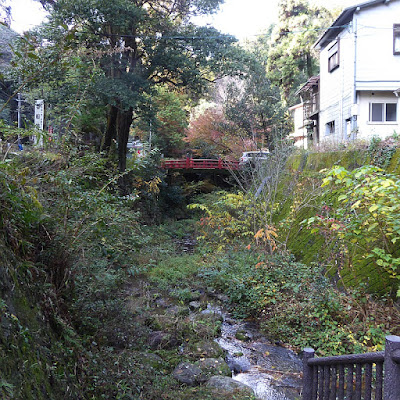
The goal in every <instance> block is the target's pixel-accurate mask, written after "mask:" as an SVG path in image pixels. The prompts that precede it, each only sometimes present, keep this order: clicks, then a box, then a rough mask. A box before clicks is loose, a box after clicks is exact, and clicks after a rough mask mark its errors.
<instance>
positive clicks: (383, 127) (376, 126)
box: [357, 71, 400, 139]
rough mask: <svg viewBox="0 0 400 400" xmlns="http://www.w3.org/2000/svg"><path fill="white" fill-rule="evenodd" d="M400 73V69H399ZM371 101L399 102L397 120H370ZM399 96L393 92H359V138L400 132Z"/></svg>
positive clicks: (384, 135)
mask: <svg viewBox="0 0 400 400" xmlns="http://www.w3.org/2000/svg"><path fill="white" fill-rule="evenodd" d="M399 73H400V71H399ZM370 103H397V122H370V121H369V113H370ZM398 103H399V102H398V98H397V97H396V96H395V95H394V94H393V92H391V91H388V92H380V91H379V92H375V91H374V92H371V91H362V92H360V93H359V94H358V104H359V106H358V107H359V111H358V112H359V115H358V117H357V118H358V134H357V138H359V139H370V138H371V137H373V136H380V137H381V138H385V137H387V136H390V135H392V134H393V133H394V132H397V133H400V125H399V119H400V114H399V111H400V110H399V104H398Z"/></svg>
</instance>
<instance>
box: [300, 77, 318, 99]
mask: <svg viewBox="0 0 400 400" xmlns="http://www.w3.org/2000/svg"><path fill="white" fill-rule="evenodd" d="M318 83H319V75H316V76H312V77H311V78H309V79H308V81H307V82H306V83H305V84H304V85H303V86H302V87H301V88H300V89H299V90H298V91H297V92H296V93H295V95H296V96H297V95H299V94H300V93H301V92H305V91H307V90H309V89H311V88H312V87H314V86H317V85H318Z"/></svg>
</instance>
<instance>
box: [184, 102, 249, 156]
mask: <svg viewBox="0 0 400 400" xmlns="http://www.w3.org/2000/svg"><path fill="white" fill-rule="evenodd" d="M185 141H186V142H188V143H189V146H190V149H191V150H192V151H193V152H194V153H195V154H196V155H197V156H200V157H205V158H217V157H219V156H223V157H226V158H230V157H231V158H234V159H237V158H238V157H239V156H240V155H241V153H242V151H243V148H244V147H245V143H246V135H245V134H243V132H241V131H240V129H239V128H238V127H237V126H236V125H235V124H233V123H232V122H230V121H228V120H227V119H226V117H225V115H224V112H223V110H222V109H221V108H220V107H209V108H208V109H206V110H205V111H203V112H202V113H201V114H200V115H198V116H197V117H196V118H194V119H193V120H192V121H191V123H190V126H189V128H188V129H187V132H186V138H185ZM248 142H250V140H248ZM247 144H249V143H247Z"/></svg>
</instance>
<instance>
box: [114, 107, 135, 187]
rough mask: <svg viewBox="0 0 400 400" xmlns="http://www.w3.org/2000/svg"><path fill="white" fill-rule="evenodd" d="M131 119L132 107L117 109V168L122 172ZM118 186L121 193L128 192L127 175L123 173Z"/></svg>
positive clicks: (124, 167)
mask: <svg viewBox="0 0 400 400" xmlns="http://www.w3.org/2000/svg"><path fill="white" fill-rule="evenodd" d="M132 120H133V108H132V107H130V108H129V110H127V111H123V110H118V115H117V141H118V169H119V172H121V173H123V172H125V170H126V152H127V144H128V138H129V129H130V127H131V124H132ZM119 186H120V189H121V192H122V193H123V194H127V193H128V190H127V189H128V177H127V176H126V175H125V174H123V175H122V176H121V178H120V180H119Z"/></svg>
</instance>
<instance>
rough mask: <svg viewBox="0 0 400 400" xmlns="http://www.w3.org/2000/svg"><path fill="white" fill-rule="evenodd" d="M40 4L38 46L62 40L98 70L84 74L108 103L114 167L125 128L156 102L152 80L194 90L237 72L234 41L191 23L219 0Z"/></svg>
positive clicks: (121, 155)
mask: <svg viewBox="0 0 400 400" xmlns="http://www.w3.org/2000/svg"><path fill="white" fill-rule="evenodd" d="M41 2H42V4H44V5H45V7H46V8H47V9H48V10H49V12H50V19H49V24H48V27H47V28H46V29H47V32H50V30H52V34H51V36H50V35H48V37H47V38H46V37H42V39H41V43H40V46H42V48H43V47H44V50H46V51H47V52H49V48H50V47H54V48H56V49H59V48H60V47H64V48H65V46H67V48H68V51H75V53H74V54H75V55H77V56H79V57H80V58H84V59H86V60H91V62H92V63H93V64H95V65H96V66H97V67H99V68H100V70H101V73H96V74H92V75H91V78H92V79H93V81H94V85H93V87H95V90H96V96H98V100H99V101H101V102H102V103H103V104H105V105H107V107H108V115H107V124H106V129H105V135H104V143H103V147H104V149H110V148H111V147H112V143H113V142H114V141H116V142H117V144H118V146H117V148H118V160H119V168H120V170H121V171H124V170H125V167H126V144H127V141H128V135H129V127H130V126H131V123H132V121H133V120H134V119H135V118H139V117H140V116H141V115H144V114H146V113H147V114H149V109H152V108H155V107H152V104H151V103H152V101H151V98H152V95H153V93H154V90H155V88H156V86H158V85H162V86H164V87H165V85H168V86H169V87H170V89H171V90H173V88H179V87H180V88H182V87H183V88H185V90H186V91H187V92H192V93H197V94H200V93H202V91H203V90H204V89H205V88H206V86H207V83H209V82H210V81H213V80H215V79H216V78H218V77H220V76H222V75H224V74H237V73H240V63H239V62H236V61H235V60H237V57H236V55H237V49H236V48H235V47H234V46H232V44H233V43H234V42H235V41H236V40H235V39H234V38H233V37H232V36H228V35H222V34H221V33H219V32H218V31H217V30H215V29H213V28H206V27H197V26H194V25H193V24H191V23H190V17H191V16H192V15H196V14H202V13H211V12H213V11H215V10H216V9H217V8H218V6H219V4H220V3H221V2H222V0H180V1H174V0H114V1H112V2H110V1H108V0H90V1H88V0H75V1H70V0H42V1H41ZM49 27H50V28H51V29H50V30H49ZM42 32H43V31H42ZM30 43H32V41H30ZM60 44H61V45H60ZM69 58H70V57H69Z"/></svg>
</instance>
